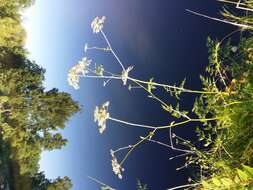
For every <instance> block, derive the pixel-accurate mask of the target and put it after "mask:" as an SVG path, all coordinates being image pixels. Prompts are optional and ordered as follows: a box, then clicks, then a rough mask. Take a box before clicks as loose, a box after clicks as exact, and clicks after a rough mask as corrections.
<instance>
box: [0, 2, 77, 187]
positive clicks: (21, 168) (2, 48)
mask: <svg viewBox="0 0 253 190" xmlns="http://www.w3.org/2000/svg"><path fill="white" fill-rule="evenodd" d="M33 2H34V1H33V0H0V131H1V134H2V135H1V138H2V140H4V141H5V143H7V144H9V147H10V160H11V162H12V173H13V178H14V184H13V185H14V187H15V189H18V190H19V189H20V190H22V189H25V190H28V189H31V187H32V189H34V190H48V189H49V190H69V189H70V188H71V187H72V183H71V180H70V179H69V178H68V177H64V178H57V179H56V180H49V179H46V178H45V175H44V173H42V172H39V171H38V170H39V164H38V163H39V159H40V155H41V152H42V151H43V150H54V149H60V148H61V147H62V146H64V145H65V144H66V143H67V139H64V138H63V137H62V135H61V134H60V133H58V132H57V131H58V129H63V128H64V127H65V122H66V121H67V120H68V118H70V117H71V116H72V115H73V114H74V113H76V112H77V111H79V105H78V103H77V102H75V101H73V99H72V98H71V96H70V95H69V94H67V93H65V92H59V90H58V89H56V88H53V89H51V90H48V91H46V90H45V88H44V87H43V80H44V74H45V70H44V69H43V68H41V67H40V66H39V65H37V64H36V63H35V62H33V61H30V60H29V59H28V58H27V57H28V52H27V50H25V49H24V47H23V46H24V44H25V40H26V33H25V30H24V28H23V26H22V24H21V20H22V19H21V14H20V13H21V12H22V11H23V10H24V9H25V8H27V7H29V6H30V5H32V4H33Z"/></svg>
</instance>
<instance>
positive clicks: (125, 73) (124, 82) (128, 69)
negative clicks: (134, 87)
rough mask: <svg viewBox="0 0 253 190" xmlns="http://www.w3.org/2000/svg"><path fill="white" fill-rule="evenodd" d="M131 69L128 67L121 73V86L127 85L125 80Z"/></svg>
mask: <svg viewBox="0 0 253 190" xmlns="http://www.w3.org/2000/svg"><path fill="white" fill-rule="evenodd" d="M132 69H133V67H132V66H131V67H128V68H127V69H126V70H123V71H122V75H121V77H122V81H123V85H126V84H127V79H128V73H129V72H130V71H131V70H132Z"/></svg>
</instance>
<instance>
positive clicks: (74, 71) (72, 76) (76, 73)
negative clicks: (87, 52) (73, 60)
mask: <svg viewBox="0 0 253 190" xmlns="http://www.w3.org/2000/svg"><path fill="white" fill-rule="evenodd" d="M90 63H91V60H88V59H87V57H84V58H83V59H82V60H81V61H79V62H78V64H76V65H75V66H73V67H72V68H71V69H70V70H69V73H68V83H69V85H70V86H73V87H74V89H76V90H77V89H79V78H80V75H85V74H87V73H88V66H89V65H90Z"/></svg>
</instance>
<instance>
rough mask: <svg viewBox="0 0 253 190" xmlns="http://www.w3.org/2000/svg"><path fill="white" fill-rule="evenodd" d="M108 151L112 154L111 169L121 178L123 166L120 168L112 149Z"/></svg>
mask: <svg viewBox="0 0 253 190" xmlns="http://www.w3.org/2000/svg"><path fill="white" fill-rule="evenodd" d="M110 153H111V156H112V171H113V172H114V173H115V175H117V176H118V178H119V179H122V172H123V171H124V168H122V167H121V165H120V164H119V163H118V160H117V158H116V156H115V155H114V151H113V150H110Z"/></svg>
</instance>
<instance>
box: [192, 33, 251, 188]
mask: <svg viewBox="0 0 253 190" xmlns="http://www.w3.org/2000/svg"><path fill="white" fill-rule="evenodd" d="M252 42H253V38H252V37H241V39H240V41H239V44H238V45H237V46H236V52H235V51H232V47H235V46H232V45H231V44H230V41H228V42H227V43H225V44H223V45H221V43H220V42H218V41H212V40H211V39H210V38H208V48H209V65H208V67H207V70H206V71H207V73H208V75H207V76H205V77H203V76H201V80H202V84H203V86H204V87H203V89H204V90H208V91H218V92H226V93H227V94H224V93H223V94H221V93H220V94H217V95H215V96H211V95H208V94H202V95H201V96H200V97H198V98H196V100H195V104H194V107H193V110H192V111H193V112H194V113H195V114H196V115H197V116H198V117H199V118H204V119H205V118H208V117H210V116H212V117H220V116H222V117H223V118H224V119H222V120H219V121H217V122H208V121H207V122H204V123H203V126H201V127H198V128H197V129H196V132H197V135H198V137H199V141H200V142H202V145H203V147H204V148H202V149H201V150H200V151H201V154H197V155H196V156H189V157H188V158H187V163H194V164H196V165H199V166H200V168H201V173H200V176H201V179H202V180H201V186H198V187H197V188H196V189H203V190H209V189H210V190H211V189H217V190H218V189H235V190H236V189H245V190H246V189H253V178H252V171H253V169H252V167H253V140H252V139H253V128H252V125H253V119H252V114H253V101H252V94H253V75H252V71H253V70H252V68H253V59H252V56H251V49H252V48H253V43H252ZM196 157H197V158H198V159H197V161H196Z"/></svg>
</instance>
